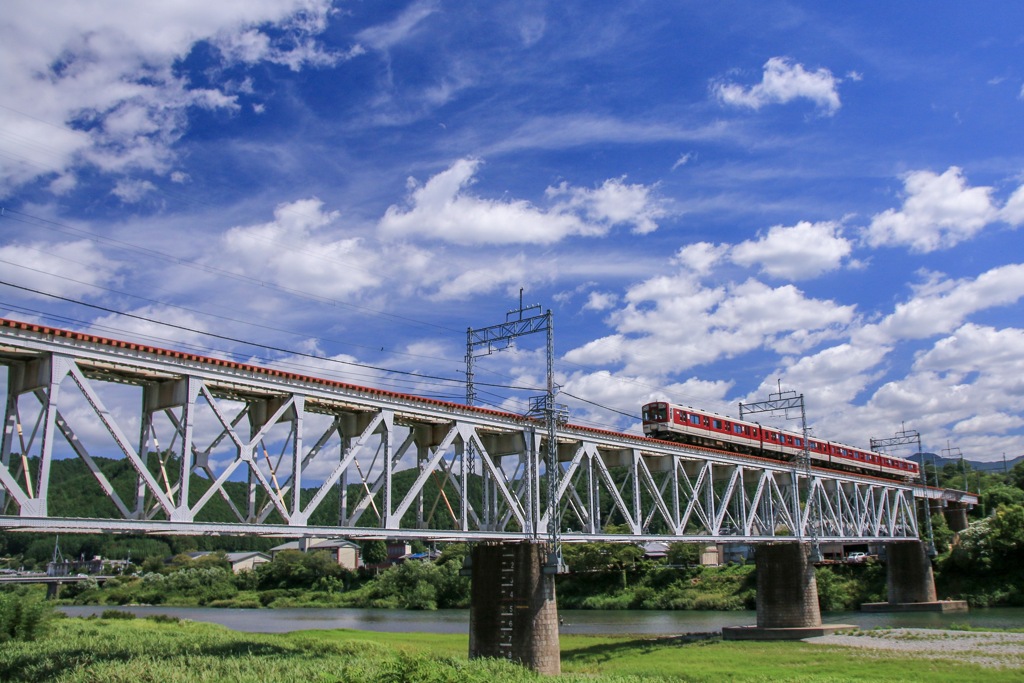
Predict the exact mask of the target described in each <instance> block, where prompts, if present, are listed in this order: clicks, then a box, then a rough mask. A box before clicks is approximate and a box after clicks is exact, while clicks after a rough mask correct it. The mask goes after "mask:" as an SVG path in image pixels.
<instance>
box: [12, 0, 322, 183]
mask: <svg viewBox="0 0 1024 683" xmlns="http://www.w3.org/2000/svg"><path fill="white" fill-rule="evenodd" d="M6 9H7V12H5V18H4V21H3V22H2V23H0V61H2V63H3V64H4V65H5V68H4V69H3V70H0V87H2V89H3V91H4V92H5V94H6V101H7V102H10V103H15V104H16V106H14V107H11V108H6V107H5V108H3V109H0V128H3V129H4V130H5V131H7V132H8V133H10V134H11V137H10V138H8V142H5V143H4V145H5V146H4V148H3V151H5V152H6V155H5V156H7V157H8V158H12V157H13V159H15V161H12V162H11V163H5V164H4V165H3V167H2V170H0V195H2V194H6V193H8V192H10V191H11V190H13V189H14V188H16V187H17V186H19V185H20V184H22V183H25V182H28V181H31V180H33V179H35V178H37V177H40V176H46V175H48V174H57V175H61V176H67V175H69V174H70V173H71V172H72V171H73V170H74V169H77V168H79V167H80V166H81V165H82V164H91V165H93V166H95V167H97V168H99V169H101V170H102V171H105V172H111V173H121V172H124V171H128V170H148V171H155V172H158V173H163V172H166V171H167V170H168V168H169V165H170V163H171V161H172V159H173V145H174V143H175V142H176V141H177V140H178V139H179V138H180V137H181V135H182V134H183V132H184V131H185V130H186V128H187V126H188V115H187V110H188V108H189V107H201V108H206V109H228V110H233V109H236V108H237V106H238V105H237V101H236V96H235V95H229V94H226V93H225V92H222V91H220V90H217V89H216V86H215V87H214V88H196V87H192V86H191V85H190V83H189V82H188V79H187V76H185V75H182V74H179V73H178V72H177V64H179V63H180V62H181V61H182V60H184V59H185V57H187V56H188V55H189V53H190V52H191V50H192V48H193V47H194V46H195V45H196V44H197V43H199V42H201V41H210V42H211V43H212V44H214V45H218V46H220V47H222V48H223V52H222V53H221V55H222V57H223V58H225V59H232V60H239V61H251V60H254V59H260V60H265V61H271V62H276V63H282V64H287V65H288V66H290V67H292V68H298V67H299V66H300V65H302V64H324V63H328V62H331V61H336V60H337V59H340V58H342V56H332V55H326V54H324V53H323V52H321V51H320V50H319V49H318V48H317V47H316V45H315V43H314V42H313V41H314V40H315V37H316V35H317V34H318V33H319V32H321V31H323V29H324V27H325V26H326V17H327V16H328V15H329V14H330V13H331V12H332V11H333V10H332V9H331V2H329V0H286V1H282V2H273V1H271V0H254V1H252V2H223V3H218V4H217V5H216V7H213V6H211V4H210V3H208V2H201V1H199V0H181V1H178V2H171V3H158V4H156V5H151V6H150V5H147V6H146V7H141V6H139V7H124V8H121V9H120V10H112V11H103V10H100V9H97V8H96V7H95V6H93V5H91V4H87V3H86V4H83V3H79V2H72V1H71V0H64V1H54V2H47V3H38V2H29V1H28V0H12V1H11V2H9V3H7V6H6ZM256 27H269V28H270V29H272V31H271V33H272V34H273V35H274V36H275V37H270V35H269V34H264V33H262V31H261V29H258V28H256ZM242 45H248V50H247V51H244V50H241V49H240V47H239V46H242ZM66 187H67V183H66V182H65V183H64V184H59V185H56V186H54V189H55V191H61V190H62V189H66Z"/></svg>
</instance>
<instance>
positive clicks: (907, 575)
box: [861, 540, 967, 612]
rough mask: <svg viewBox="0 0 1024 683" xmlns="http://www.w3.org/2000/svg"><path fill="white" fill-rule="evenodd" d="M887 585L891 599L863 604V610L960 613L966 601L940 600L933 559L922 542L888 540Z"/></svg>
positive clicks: (886, 553)
mask: <svg viewBox="0 0 1024 683" xmlns="http://www.w3.org/2000/svg"><path fill="white" fill-rule="evenodd" d="M885 557H886V571H885V579H886V588H887V592H888V602H869V603H865V604H863V605H861V610H862V611H864V612H959V611H966V610H967V602H966V601H964V600H938V599H937V598H936V593H935V574H934V573H933V571H932V562H931V559H929V557H928V554H927V553H926V552H925V547H924V543H922V542H921V541H917V540H914V541H905V542H900V543H887V544H886V545H885Z"/></svg>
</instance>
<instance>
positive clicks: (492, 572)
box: [469, 542, 562, 676]
mask: <svg viewBox="0 0 1024 683" xmlns="http://www.w3.org/2000/svg"><path fill="white" fill-rule="evenodd" d="M546 560H547V546H546V544H543V543H534V542H525V543H498V544H483V543H481V544H477V545H475V546H473V550H472V554H471V563H472V564H471V570H470V576H471V577H472V578H471V581H472V584H471V586H470V605H469V656H470V658H471V659H472V658H476V657H499V658H502V659H508V660H510V661H513V662H518V663H520V664H522V665H524V666H526V667H528V668H530V669H533V670H534V671H536V672H538V673H541V674H546V675H552V676H557V675H558V674H560V673H561V671H562V662H561V653H560V650H559V641H558V607H557V605H556V603H555V577H554V575H553V574H549V573H545V572H544V564H545V561H546Z"/></svg>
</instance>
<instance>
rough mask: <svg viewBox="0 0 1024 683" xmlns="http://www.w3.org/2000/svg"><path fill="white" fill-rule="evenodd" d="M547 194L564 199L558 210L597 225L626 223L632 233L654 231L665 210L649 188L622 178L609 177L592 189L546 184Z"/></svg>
mask: <svg viewBox="0 0 1024 683" xmlns="http://www.w3.org/2000/svg"><path fill="white" fill-rule="evenodd" d="M546 194H547V196H548V197H553V198H564V202H562V203H561V204H560V205H559V206H558V209H559V210H560V211H564V210H566V209H573V210H577V211H580V212H582V213H583V214H584V215H585V216H586V217H587V219H588V220H589V221H591V222H592V223H597V224H606V225H618V224H629V225H632V226H633V232H635V233H637V234H640V235H645V234H647V233H649V232H654V231H655V230H657V229H658V223H657V219H659V218H663V217H664V216H665V215H666V213H667V212H666V211H665V209H664V208H663V207H662V206H661V203H660V202H658V201H657V200H656V199H655V198H654V195H653V191H652V189H651V188H650V187H646V186H644V185H629V184H626V182H625V177H623V178H609V179H608V180H606V181H604V183H603V184H602V185H601V187H598V188H596V189H593V190H591V189H587V188H582V187H569V185H568V183H562V184H560V185H559V186H558V187H549V188H548V189H547V192H546Z"/></svg>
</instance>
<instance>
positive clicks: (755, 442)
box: [643, 402, 920, 481]
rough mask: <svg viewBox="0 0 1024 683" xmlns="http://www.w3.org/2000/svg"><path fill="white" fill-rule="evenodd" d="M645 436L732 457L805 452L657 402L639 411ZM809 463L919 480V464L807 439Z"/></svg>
mask: <svg viewBox="0 0 1024 683" xmlns="http://www.w3.org/2000/svg"><path fill="white" fill-rule="evenodd" d="M643 422H644V434H645V435H646V436H649V437H651V438H655V439H664V440H667V441H678V442H681V443H687V444H691V445H694V446H704V447H706V448H714V449H717V450H723V451H732V452H734V453H744V454H747V455H757V456H761V457H769V458H776V459H779V460H788V461H792V460H794V459H795V458H796V457H797V456H798V455H800V453H802V452H803V450H804V442H803V435H802V434H800V433H797V432H791V431H787V430H784V429H776V428H773V427H765V426H762V425H761V424H760V423H757V422H748V421H745V420H737V419H734V418H729V417H724V416H722V415H718V414H715V413H709V412H707V411H704V410H698V409H695V408H691V407H689V406H679V405H674V404H672V403H665V402H655V403H648V404H647V405H645V406H644V407H643ZM807 451H808V453H809V454H810V457H811V461H812V462H813V463H814V464H815V465H817V466H820V467H828V468H831V469H838V470H846V471H850V472H858V473H861V474H872V475H875V476H882V477H888V478H894V479H901V480H904V481H909V480H911V479H917V478H918V477H919V476H920V469H919V468H918V465H917V463H915V462H913V461H911V460H907V459H905V458H898V457H895V456H891V455H886V454H885V453H876V452H874V451H869V450H864V449H861V448H854V447H853V446H847V445H846V444H842V443H836V442H833V441H822V440H819V439H808V443H807Z"/></svg>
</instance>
